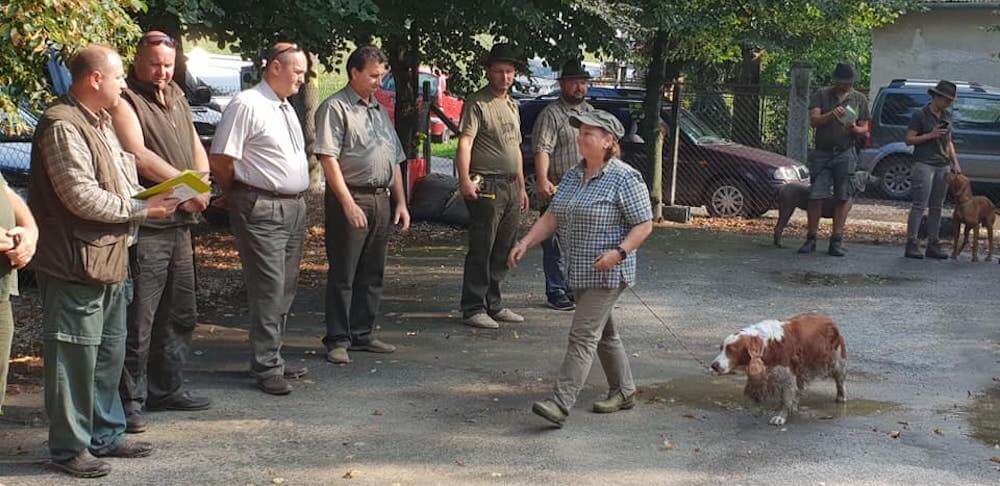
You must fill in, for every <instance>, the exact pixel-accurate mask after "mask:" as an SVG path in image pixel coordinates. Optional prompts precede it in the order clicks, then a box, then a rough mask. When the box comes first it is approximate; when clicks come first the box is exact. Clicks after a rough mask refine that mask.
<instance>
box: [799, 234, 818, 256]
mask: <svg viewBox="0 0 1000 486" xmlns="http://www.w3.org/2000/svg"><path fill="white" fill-rule="evenodd" d="M815 251H816V237H815V236H809V237H807V238H806V242H805V243H803V244H802V246H801V247H799V253H814V252H815Z"/></svg>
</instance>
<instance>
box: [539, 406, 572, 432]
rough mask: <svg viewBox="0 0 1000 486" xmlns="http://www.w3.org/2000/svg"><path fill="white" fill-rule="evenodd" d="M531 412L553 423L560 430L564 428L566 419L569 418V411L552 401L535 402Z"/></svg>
mask: <svg viewBox="0 0 1000 486" xmlns="http://www.w3.org/2000/svg"><path fill="white" fill-rule="evenodd" d="M531 411H532V412H534V413H535V415H538V416H539V417H541V418H543V419H545V420H548V421H549V422H552V423H553V424H555V426H556V427H559V428H562V426H563V424H564V423H565V422H566V417H568V416H569V412H568V411H566V410H564V409H563V408H562V407H560V406H559V404H558V403H556V402H554V401H552V400H542V401H540V402H535V403H534V404H533V405H532V406H531Z"/></svg>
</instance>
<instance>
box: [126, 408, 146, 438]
mask: <svg viewBox="0 0 1000 486" xmlns="http://www.w3.org/2000/svg"><path fill="white" fill-rule="evenodd" d="M148 426H149V423H148V422H146V418H145V417H143V416H142V412H132V413H130V414H128V415H126V416H125V433H126V434H141V433H143V432H145V431H146V428H147V427H148Z"/></svg>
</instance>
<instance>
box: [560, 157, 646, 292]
mask: <svg viewBox="0 0 1000 486" xmlns="http://www.w3.org/2000/svg"><path fill="white" fill-rule="evenodd" d="M583 177H584V176H583V164H582V163H580V164H578V165H577V166H576V167H573V168H572V169H570V171H569V172H567V173H566V175H564V176H563V179H562V182H561V183H560V184H559V190H558V191H556V195H555V198H554V199H553V200H552V204H551V205H550V206H549V211H552V212H553V214H555V216H556V225H557V228H558V231H559V242H560V244H562V247H563V257H564V258H565V259H566V269H567V274H568V277H569V285H570V287H572V288H574V289H587V288H605V289H614V288H618V287H620V286H621V284H622V283H625V284H626V285H628V286H630V287H631V286H632V285H634V284H635V260H636V258H635V252H631V253H629V254H628V257H626V258H625V261H623V262H621V263H619V264H618V265H617V266H616V267H615V268H612V269H611V270H607V271H603V272H599V271H597V270H594V260H596V259H597V257H599V256H600V255H601V254H602V253H604V252H606V251H608V250H613V249H615V248H616V247H617V246H618V245H620V244H621V242H622V241H623V240H624V239H625V236H626V235H627V234H628V232H629V231H631V230H632V228H633V227H634V226H636V225H638V224H642V223H645V222H646V221H649V220H651V219H653V211H652V208H651V206H650V203H649V191H648V190H646V184H645V183H644V182H643V181H642V176H641V175H639V171H637V170H635V169H633V168H632V167H629V166H628V165H626V164H625V163H624V162H622V161H621V160H619V159H611V160H610V161H608V163H606V164H604V167H603V168H602V169H601V171H600V172H598V173H597V174H596V175H595V176H594V177H593V178H592V179H591V180H590V181H588V182H584V180H583Z"/></svg>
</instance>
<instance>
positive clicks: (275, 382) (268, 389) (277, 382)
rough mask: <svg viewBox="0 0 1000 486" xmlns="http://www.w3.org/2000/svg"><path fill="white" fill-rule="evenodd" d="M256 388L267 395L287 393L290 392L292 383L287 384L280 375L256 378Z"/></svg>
mask: <svg viewBox="0 0 1000 486" xmlns="http://www.w3.org/2000/svg"><path fill="white" fill-rule="evenodd" d="M257 388H260V390H261V391H262V392H264V393H267V394H269V395H288V394H289V393H291V392H292V385H289V384H288V381H287V380H285V377H284V376H282V375H271V376H265V377H263V378H257Z"/></svg>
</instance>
